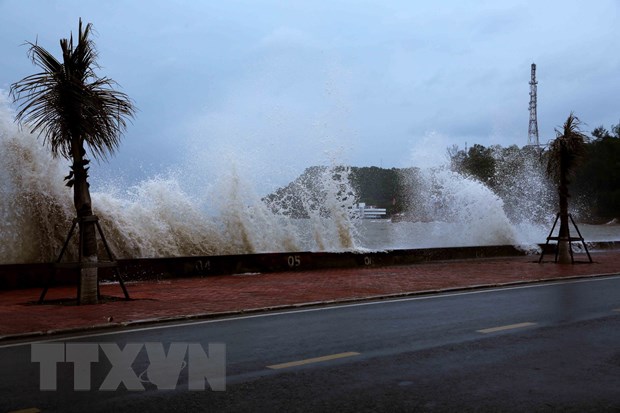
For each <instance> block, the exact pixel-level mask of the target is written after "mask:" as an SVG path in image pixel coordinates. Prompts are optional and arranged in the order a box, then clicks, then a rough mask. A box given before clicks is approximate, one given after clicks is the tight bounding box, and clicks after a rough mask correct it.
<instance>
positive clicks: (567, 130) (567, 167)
mask: <svg viewBox="0 0 620 413" xmlns="http://www.w3.org/2000/svg"><path fill="white" fill-rule="evenodd" d="M580 125H581V121H580V120H579V118H577V117H576V116H574V115H573V113H572V112H571V114H570V115H569V116H568V119H566V122H564V126H563V127H562V130H557V129H556V130H555V132H556V138H555V139H554V140H553V141H552V142H551V143H550V144H549V153H548V158H547V174H548V175H549V176H550V177H551V178H552V179H553V180H554V181H555V183H556V184H557V185H558V194H559V199H560V232H559V235H558V237H559V240H558V249H559V262H560V263H563V264H570V263H571V262H572V260H571V256H570V251H569V248H570V247H569V246H570V243H569V239H568V236H569V229H568V219H569V218H568V198H569V196H570V195H569V193H568V184H569V183H570V181H569V178H570V177H571V176H572V175H573V174H574V173H575V169H576V168H577V166H579V164H580V163H581V161H582V159H583V157H584V155H585V151H586V146H585V144H586V142H587V141H588V137H587V136H586V135H585V134H584V133H583V132H582V131H581V129H580V128H579V126H580Z"/></svg>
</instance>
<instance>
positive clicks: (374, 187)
mask: <svg viewBox="0 0 620 413" xmlns="http://www.w3.org/2000/svg"><path fill="white" fill-rule="evenodd" d="M610 130H611V132H609V131H608V130H607V129H605V128H604V127H603V126H599V127H597V128H596V129H594V130H593V131H592V132H591V135H592V137H591V138H589V139H588V140H587V141H586V142H585V145H584V148H585V153H584V157H583V162H582V163H581V164H579V165H577V166H576V167H575V171H574V176H573V178H572V179H571V185H570V187H571V195H572V197H571V206H572V207H573V208H574V209H576V210H577V211H578V218H579V219H580V220H582V221H584V220H585V221H588V222H593V223H603V222H608V221H610V220H612V219H613V218H618V217H620V123H619V124H618V125H612V126H611V128H610ZM447 152H448V157H449V159H450V168H451V169H452V170H453V171H455V172H458V173H460V174H462V175H465V176H467V177H470V178H473V179H477V180H478V181H480V182H482V183H484V184H485V185H486V186H488V187H489V188H490V189H491V190H492V191H493V192H494V193H495V194H497V195H498V196H499V197H500V198H501V199H502V200H503V201H504V210H505V211H506V214H507V215H508V217H510V218H513V219H518V217H519V216H520V215H521V214H522V211H519V210H518V208H520V205H522V203H523V201H524V200H527V201H528V202H530V203H534V204H538V207H537V208H532V209H531V210H530V211H528V213H530V214H531V215H530V217H531V219H533V220H536V221H540V222H548V221H549V219H551V218H552V217H553V215H554V214H555V213H556V212H558V211H557V208H558V207H557V205H558V197H559V194H558V188H557V184H555V183H554V182H553V181H552V180H551V179H550V178H549V177H547V174H546V169H547V163H548V158H549V153H550V151H549V150H542V149H539V148H536V147H531V146H525V147H523V148H519V147H518V146H516V145H512V146H509V147H506V148H504V147H502V146H499V145H494V146H490V147H485V146H483V145H478V144H476V145H473V146H472V147H470V148H466V149H459V148H458V147H456V146H453V147H451V148H448V150H447ZM419 172H420V171H419V169H418V168H407V169H399V168H391V169H383V168H378V167H376V166H371V167H346V168H345V167H340V168H336V171H333V172H332V173H333V174H344V173H348V176H349V181H350V183H351V187H352V188H353V189H354V192H355V194H356V196H357V199H356V200H355V202H365V203H367V204H368V205H374V206H377V207H380V208H386V209H387V213H388V216H392V215H395V214H399V213H406V214H407V215H408V216H410V217H411V218H412V219H424V216H425V214H426V215H427V214H428V211H424V210H420V211H417V210H416V208H419V204H420V203H418V202H416V197H417V196H419V194H420V193H421V192H422V190H421V189H419V180H418V178H419ZM326 173H329V169H328V168H326V167H318V166H313V167H311V168H308V169H306V171H304V173H303V174H302V175H301V176H299V177H298V178H297V179H296V180H295V181H294V182H292V183H290V184H289V185H287V186H286V187H284V188H280V189H278V190H277V191H276V192H274V193H273V194H270V195H268V196H267V197H266V198H265V201H266V202H268V203H269V204H270V205H271V206H272V208H273V210H274V211H276V210H277V211H279V212H282V213H284V214H286V215H289V216H292V217H296V218H303V217H307V216H308V214H307V209H308V208H322V207H321V205H323V203H322V198H321V197H322V196H324V193H325V188H322V185H323V184H322V183H321V181H323V180H324V179H325V177H326V175H325V174H326ZM528 177H531V178H533V179H531V180H530V179H527V178H528ZM533 186H535V187H536V191H535V192H537V194H536V195H535V196H534V197H535V198H536V199H531V198H532V197H533V195H532V193H533V191H532V187H533ZM352 195H353V194H352V193H349V194H345V197H349V196H352ZM577 211H576V212H577ZM325 213H327V212H325Z"/></svg>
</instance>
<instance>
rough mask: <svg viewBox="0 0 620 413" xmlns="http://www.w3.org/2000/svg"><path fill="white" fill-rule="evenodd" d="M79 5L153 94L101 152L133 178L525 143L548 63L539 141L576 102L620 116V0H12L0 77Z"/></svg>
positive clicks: (377, 160)
mask: <svg viewBox="0 0 620 413" xmlns="http://www.w3.org/2000/svg"><path fill="white" fill-rule="evenodd" d="M79 17H82V19H83V20H84V21H85V22H91V23H93V25H94V29H95V31H96V36H95V37H94V40H95V42H96V45H97V48H98V50H99V54H100V56H99V63H100V65H101V66H102V69H101V70H100V71H99V74H101V75H105V76H108V77H111V78H113V79H114V80H116V81H117V82H118V83H119V84H120V86H121V87H122V91H124V92H125V93H127V94H128V95H129V96H130V97H131V98H132V99H133V100H134V101H135V104H136V106H137V107H138V109H139V112H138V113H137V117H136V119H135V120H134V122H133V123H132V124H130V125H129V128H128V130H127V133H126V135H125V138H124V143H123V146H122V147H121V149H120V151H119V153H118V154H117V156H115V157H114V158H113V159H112V160H111V162H110V163H109V164H102V165H101V166H99V167H98V168H100V170H101V169H103V170H105V171H115V172H114V173H116V171H120V173H122V174H125V175H127V176H129V177H131V179H140V178H142V177H144V176H149V175H150V174H153V173H155V172H161V171H164V170H166V169H167V168H172V169H175V168H179V167H180V166H179V165H183V167H185V165H193V167H194V168H201V167H204V168H205V171H207V170H209V168H216V167H217V168H221V167H222V164H224V165H225V164H228V163H229V162H233V163H234V164H235V165H236V167H238V168H240V169H247V170H248V171H251V173H252V174H254V175H255V176H257V177H259V178H258V179H262V180H264V181H266V182H267V181H268V182H273V183H276V184H282V183H286V182H288V181H290V180H291V179H292V178H294V177H295V176H296V175H298V174H299V173H300V172H301V171H303V169H304V168H305V167H307V166H310V165H314V164H326V163H329V162H332V161H334V162H342V163H347V164H351V165H356V166H372V165H375V166H383V167H406V166H412V165H417V166H427V165H429V164H433V163H437V162H440V161H441V160H443V159H444V158H445V150H446V148H447V147H448V146H450V145H452V144H457V145H459V146H461V147H463V146H464V145H465V142H467V144H468V145H469V146H471V145H472V144H474V143H480V144H483V145H492V144H500V145H503V146H508V145H512V144H516V145H519V146H523V145H525V144H526V143H527V132H528V119H529V112H528V103H529V84H528V82H529V80H530V64H531V63H533V62H534V63H536V64H537V68H538V71H537V75H538V76H537V77H538V81H539V85H538V121H539V130H540V139H541V142H547V141H548V140H549V139H551V138H552V137H553V136H554V128H555V127H557V126H559V125H560V124H561V123H562V122H563V121H564V120H565V119H566V117H567V116H568V114H569V113H570V112H571V111H574V112H575V114H576V115H577V116H578V117H579V118H580V119H581V120H582V121H584V122H585V123H587V126H586V127H585V129H586V130H587V131H590V130H592V129H594V128H595V127H597V126H599V125H604V126H605V127H606V128H609V126H610V125H611V124H616V123H619V122H620V24H618V22H619V21H620V1H619V0H596V1H589V2H585V1H567V0H557V1H555V0H554V1H542V0H534V1H519V0H503V1H496V0H493V1H461V0H454V1H440V0H434V1H413V0H408V1H388V0H378V1H368V0H351V1H339V0H312V1H311V0H307V1H291V0H282V1H262V0H248V1H231V0H226V1H224V0H221V1H215V0H213V1H204V0H203V1H198V0H192V1H180V0H175V1H170V0H143V1H138V0H134V1H131V0H126V1H120V0H117V1H101V0H97V1H91V0H75V1H73V0H38V1H35V0H0V39H1V41H0V54H1V56H2V70H1V71H0V89H4V90H8V89H9V87H10V85H11V83H13V82H15V81H17V80H19V79H21V78H23V77H25V76H27V75H29V74H32V73H34V72H35V71H36V68H35V67H34V66H33V65H32V64H31V62H30V61H29V60H28V58H27V47H26V46H23V43H24V42H25V41H33V42H34V41H35V40H37V39H38V42H39V44H40V45H42V46H43V47H45V48H47V49H48V50H50V51H52V52H53V53H54V54H55V55H56V56H58V55H59V54H58V51H59V44H58V40H59V39H60V38H64V37H68V36H69V34H70V32H71V31H73V32H74V33H75V32H77V27H78V18H79ZM215 165H217V166H215ZM99 173H101V172H99ZM205 173H207V172H205ZM261 176H262V177H261Z"/></svg>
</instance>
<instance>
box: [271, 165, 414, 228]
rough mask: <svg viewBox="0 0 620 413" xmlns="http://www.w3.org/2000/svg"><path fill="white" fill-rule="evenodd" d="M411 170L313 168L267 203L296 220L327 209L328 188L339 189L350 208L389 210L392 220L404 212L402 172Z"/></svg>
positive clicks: (281, 189) (275, 193)
mask: <svg viewBox="0 0 620 413" xmlns="http://www.w3.org/2000/svg"><path fill="white" fill-rule="evenodd" d="M414 169H415V168H414ZM410 170H411V169H397V168H391V169H384V168H378V167H376V166H371V167H344V166H342V167H336V168H328V167H325V166H312V167H310V168H307V169H306V170H305V171H304V172H303V173H302V174H301V175H300V176H299V177H298V178H297V179H295V180H294V181H293V182H291V183H290V184H288V185H287V186H285V187H283V188H279V189H278V190H276V191H275V192H274V193H272V194H269V195H267V196H266V197H265V198H264V200H265V202H267V203H268V204H269V205H270V206H271V207H272V209H273V210H274V211H276V210H277V211H279V212H280V213H284V214H285V215H289V216H292V217H294V218H305V217H307V216H308V213H307V210H308V209H315V210H320V209H323V208H324V206H325V203H326V202H325V200H324V199H323V198H324V197H325V196H326V192H327V191H328V190H329V189H328V187H329V186H330V185H336V186H338V189H337V191H338V192H339V194H338V196H339V197H340V198H341V199H343V200H345V201H347V202H348V203H349V204H350V205H351V204H354V203H358V202H365V203H366V204H367V205H374V206H376V207H379V208H386V209H387V214H388V216H390V215H393V214H395V213H398V212H401V211H402V210H403V209H404V206H405V200H404V199H403V194H404V193H405V189H406V188H405V186H404V182H403V178H402V176H403V172H406V171H410ZM346 176H348V179H347V178H346Z"/></svg>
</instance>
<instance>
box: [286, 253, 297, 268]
mask: <svg viewBox="0 0 620 413" xmlns="http://www.w3.org/2000/svg"><path fill="white" fill-rule="evenodd" d="M286 261H287V264H288V266H289V268H295V267H299V266H301V257H300V256H299V255H289V256H288V257H287V259H286Z"/></svg>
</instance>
